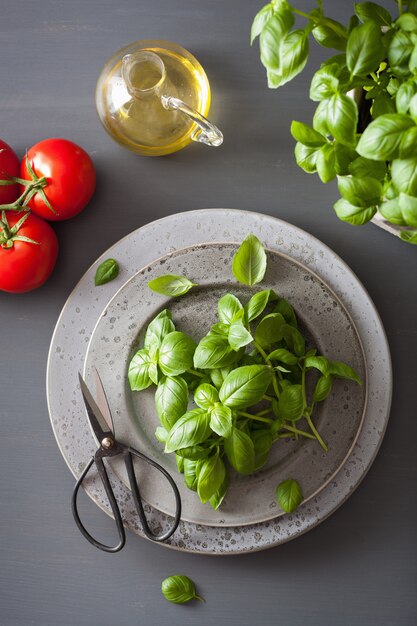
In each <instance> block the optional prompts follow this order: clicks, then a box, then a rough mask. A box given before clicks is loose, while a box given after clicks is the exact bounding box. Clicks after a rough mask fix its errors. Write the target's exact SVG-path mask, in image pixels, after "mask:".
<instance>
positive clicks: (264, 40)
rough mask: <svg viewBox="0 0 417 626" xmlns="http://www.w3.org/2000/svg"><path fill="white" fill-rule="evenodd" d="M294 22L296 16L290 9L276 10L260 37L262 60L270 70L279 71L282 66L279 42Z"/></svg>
mask: <svg viewBox="0 0 417 626" xmlns="http://www.w3.org/2000/svg"><path fill="white" fill-rule="evenodd" d="M293 24H294V16H293V14H292V12H291V11H289V10H285V9H284V10H281V11H279V12H274V14H273V16H272V17H270V18H269V20H268V21H267V22H266V24H265V25H264V27H263V28H262V32H261V33H260V37H259V49H260V53H261V62H262V65H263V66H264V67H266V68H267V69H268V70H273V71H277V70H278V69H279V66H280V55H279V44H280V41H281V40H282V38H283V37H284V36H285V34H286V33H288V31H289V30H290V28H291V26H292V25H293Z"/></svg>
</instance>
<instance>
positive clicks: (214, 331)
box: [208, 322, 230, 337]
mask: <svg viewBox="0 0 417 626" xmlns="http://www.w3.org/2000/svg"><path fill="white" fill-rule="evenodd" d="M229 326H230V324H226V323H224V322H218V323H217V324H213V326H212V327H211V329H210V332H209V333H208V334H209V335H223V337H227V335H228V334H229Z"/></svg>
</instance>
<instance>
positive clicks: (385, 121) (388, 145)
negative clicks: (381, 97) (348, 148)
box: [356, 113, 414, 161]
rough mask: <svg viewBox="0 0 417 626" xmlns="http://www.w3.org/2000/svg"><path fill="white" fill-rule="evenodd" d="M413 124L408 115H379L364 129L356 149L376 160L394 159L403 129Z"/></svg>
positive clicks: (362, 154) (364, 155)
mask: <svg viewBox="0 0 417 626" xmlns="http://www.w3.org/2000/svg"><path fill="white" fill-rule="evenodd" d="M413 125H414V122H413V120H412V119H411V118H410V117H409V116H408V115H401V114H399V113H392V114H387V115H381V116H380V117H378V118H377V119H376V120H374V121H373V122H371V123H370V124H369V126H368V127H367V128H366V129H365V131H364V132H363V134H362V136H361V138H360V139H359V143H358V145H357V147H356V151H357V152H358V153H359V154H360V155H361V156H363V157H366V158H368V159H375V160H377V161H390V160H391V159H395V158H396V157H397V156H398V152H399V148H400V142H401V139H402V138H403V136H404V133H405V131H406V130H407V129H409V128H411V126H413Z"/></svg>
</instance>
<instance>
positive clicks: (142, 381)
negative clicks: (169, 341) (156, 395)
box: [128, 348, 152, 391]
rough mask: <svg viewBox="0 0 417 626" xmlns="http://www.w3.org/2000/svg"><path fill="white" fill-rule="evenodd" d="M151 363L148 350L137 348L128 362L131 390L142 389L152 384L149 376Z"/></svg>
mask: <svg viewBox="0 0 417 626" xmlns="http://www.w3.org/2000/svg"><path fill="white" fill-rule="evenodd" d="M151 363H152V361H151V358H150V356H149V352H148V351H147V350H146V349H145V348H142V349H141V350H138V351H137V352H136V354H135V355H134V357H133V358H132V360H131V361H130V364H129V370H128V378H129V383H130V388H131V390H132V391H142V390H143V389H147V388H148V387H150V386H151V385H152V380H151V378H150V376H149V366H150V364H151Z"/></svg>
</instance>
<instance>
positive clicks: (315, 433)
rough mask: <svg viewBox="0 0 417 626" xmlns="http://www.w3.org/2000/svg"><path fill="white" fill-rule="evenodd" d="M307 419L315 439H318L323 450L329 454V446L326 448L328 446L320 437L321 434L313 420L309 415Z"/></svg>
mask: <svg viewBox="0 0 417 626" xmlns="http://www.w3.org/2000/svg"><path fill="white" fill-rule="evenodd" d="M305 418H306V420H307V423H308V425H309V426H310V430H311V432H312V433H314V435H315V438H316V439H317V441H318V442H319V444H320V445H321V447H322V448H323V450H324V451H325V452H328V447H327V446H326V444H325V443H324V441H323V439H322V438H321V437H320V434H319V432H318V430H317V429H316V427H315V426H314V424H313V422H312V420H311V417H310V416H309V415H308V414H307V415H306V416H305Z"/></svg>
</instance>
